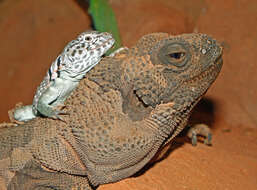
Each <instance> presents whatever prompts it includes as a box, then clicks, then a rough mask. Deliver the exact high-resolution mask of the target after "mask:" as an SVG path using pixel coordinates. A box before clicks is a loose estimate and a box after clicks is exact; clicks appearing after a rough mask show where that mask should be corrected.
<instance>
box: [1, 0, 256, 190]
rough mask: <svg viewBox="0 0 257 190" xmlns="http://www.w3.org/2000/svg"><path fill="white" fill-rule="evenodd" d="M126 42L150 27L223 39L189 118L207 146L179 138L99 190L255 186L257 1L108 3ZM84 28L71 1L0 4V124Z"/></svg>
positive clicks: (248, 189)
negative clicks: (207, 135)
mask: <svg viewBox="0 0 257 190" xmlns="http://www.w3.org/2000/svg"><path fill="white" fill-rule="evenodd" d="M110 3H111V5H112V6H113V8H114V10H115V13H116V16H117V19H118V24H119V27H120V31H121V36H122V40H123V43H124V45H126V46H131V45H133V44H134V43H135V42H136V41H137V40H138V39H139V38H140V37H141V36H142V35H144V34H146V33H151V32H169V33H171V34H179V33H186V32H201V33H207V34H209V35H211V36H213V37H215V38H216V39H217V40H218V41H220V42H223V44H224V47H225V50H224V67H223V69H222V73H221V74H220V76H219V78H218V79H217V81H216V82H215V84H214V85H213V87H212V88H211V89H210V90H209V91H208V93H207V95H206V96H205V99H204V100H203V101H201V102H200V104H199V105H198V106H197V109H196V110H195V112H194V114H193V117H192V120H193V121H196V122H200V123H201V122H205V123H207V124H209V125H210V126H211V128H212V131H213V133H214V136H213V146H212V147H208V146H205V145H203V144H201V143H199V144H198V146H197V147H192V146H191V145H190V143H189V142H188V140H187V139H185V138H183V137H181V138H178V139H177V140H176V142H173V143H172V144H171V145H170V146H168V147H166V151H167V153H166V154H165V157H164V158H163V159H161V160H159V161H157V162H155V163H154V164H152V165H149V166H147V167H145V168H144V169H143V170H142V171H141V172H140V173H139V174H138V175H136V176H133V177H131V178H128V179H125V180H122V181H120V182H118V183H114V184H107V185H103V186H101V187H99V190H104V189H112V190H116V189H117V190H118V189H122V190H131V189H133V190H169V189H172V190H182V189H185V190H206V189H210V190H212V189H215V190H216V189H217V190H219V189H223V190H230V189H231V190H241V189H244V190H255V189H257V114H256V113H257V75H256V72H257V65H256V60H257V54H256V52H257V47H256V44H257V34H256V31H257V1H255V0H241V1H235V0H227V1H223V0H216V1H212V0H194V1H192V0H191V1H189V0H180V1H175V0H160V1H155V0H110ZM86 29H90V18H89V16H88V15H87V13H86V12H85V11H84V10H83V9H82V8H81V7H80V6H79V5H78V4H77V3H75V1H74V0H72V1H71V0H55V1H52V0H37V1H35V0H23V1H20V0H8V1H7V0H2V1H0V58H1V63H0V64H1V69H0V100H1V106H0V121H8V115H7V111H8V110H9V109H11V108H13V107H14V105H15V104H16V103H17V102H20V101H22V102H23V103H24V104H30V103H31V101H32V97H33V94H34V91H35V89H36V86H37V85H38V84H39V83H40V81H41V80H42V78H43V77H44V75H45V72H46V70H47V68H48V67H49V65H50V64H51V62H52V61H53V60H54V59H55V57H56V56H57V55H58V53H59V52H60V51H61V50H62V48H63V47H64V45H65V44H66V43H67V42H68V41H70V40H71V39H73V38H74V37H75V36H76V35H77V34H79V33H80V32H82V31H84V30H86Z"/></svg>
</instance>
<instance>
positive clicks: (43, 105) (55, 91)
mask: <svg viewBox="0 0 257 190" xmlns="http://www.w3.org/2000/svg"><path fill="white" fill-rule="evenodd" d="M78 83H79V82H77V81H71V80H66V79H63V78H57V79H55V80H54V81H51V82H50V85H49V87H48V88H47V89H46V90H45V92H44V93H43V94H42V96H40V98H39V100H38V103H37V105H36V107H37V111H38V112H39V113H40V114H42V115H44V116H46V117H50V118H53V119H60V120H62V118H61V116H60V114H67V113H65V112H63V111H61V110H60V107H63V103H64V101H65V99H66V98H67V97H68V96H69V95H70V93H71V92H72V91H73V90H74V89H75V88H76V86H77V85H78Z"/></svg>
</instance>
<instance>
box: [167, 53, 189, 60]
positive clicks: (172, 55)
mask: <svg viewBox="0 0 257 190" xmlns="http://www.w3.org/2000/svg"><path fill="white" fill-rule="evenodd" d="M185 55H186V53H185V52H175V53H170V54H168V55H167V56H169V57H170V58H171V59H174V60H181V59H183V58H184V57H185Z"/></svg>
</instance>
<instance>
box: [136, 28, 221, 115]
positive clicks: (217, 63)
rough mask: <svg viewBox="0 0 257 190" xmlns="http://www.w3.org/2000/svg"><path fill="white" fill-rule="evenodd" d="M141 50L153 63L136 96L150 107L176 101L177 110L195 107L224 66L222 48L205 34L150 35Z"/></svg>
mask: <svg viewBox="0 0 257 190" xmlns="http://www.w3.org/2000/svg"><path fill="white" fill-rule="evenodd" d="M149 44H151V45H149ZM139 47H141V50H142V51H141V54H140V55H139V56H141V57H144V60H147V61H148V62H149V64H147V65H148V66H147V67H148V69H147V70H146V69H144V71H143V72H141V75H143V77H144V80H145V81H146V83H145V84H140V85H138V86H137V83H135V84H136V85H135V93H136V95H137V97H138V98H139V99H140V101H142V102H143V103H144V105H146V106H152V107H155V106H156V105H157V104H160V103H167V102H173V103H174V108H175V109H179V110H180V109H185V108H186V107H188V106H190V108H191V107H193V106H192V105H193V104H195V103H196V102H198V101H199V100H200V98H201V97H202V96H203V94H204V93H205V92H206V91H207V90H208V88H209V87H210V86H211V84H212V83H213V82H214V80H215V79H216V77H217V76H218V73H219V72H220V70H221V67H222V58H221V57H222V47H221V45H220V44H219V43H218V42H216V40H214V39H213V38H211V37H209V36H207V35H205V34H183V35H178V36H171V35H168V34H166V33H159V34H158V33H155V34H149V35H146V36H144V37H143V38H142V39H141V40H140V41H139V42H138V44H137V45H136V48H139ZM142 70H143V69H142ZM147 79H149V80H147ZM141 83H142V82H141Z"/></svg>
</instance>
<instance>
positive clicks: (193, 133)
mask: <svg viewBox="0 0 257 190" xmlns="http://www.w3.org/2000/svg"><path fill="white" fill-rule="evenodd" d="M198 135H200V136H203V137H205V139H204V144H206V145H208V146H211V145H212V142H211V141H212V133H211V130H210V128H209V127H208V125H205V124H196V125H193V126H192V127H191V128H190V129H189V131H188V133H187V136H188V137H189V138H190V139H191V143H192V145H193V146H196V145H197V136H198Z"/></svg>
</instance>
